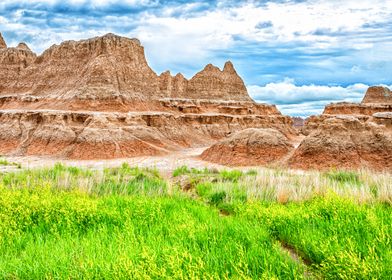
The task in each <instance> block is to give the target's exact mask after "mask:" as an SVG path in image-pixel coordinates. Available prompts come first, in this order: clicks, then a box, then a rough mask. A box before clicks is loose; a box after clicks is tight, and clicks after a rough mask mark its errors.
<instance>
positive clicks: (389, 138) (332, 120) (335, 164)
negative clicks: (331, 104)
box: [289, 115, 392, 171]
mask: <svg viewBox="0 0 392 280" xmlns="http://www.w3.org/2000/svg"><path fill="white" fill-rule="evenodd" d="M385 123H386V121H379V122H378V123H377V122H376V121H375V119H374V118H371V117H369V118H364V119H363V118H362V119H361V118H358V117H355V116H347V115H339V116H328V117H326V118H325V119H324V120H323V121H321V123H320V124H319V125H318V126H317V128H316V129H314V130H313V131H312V132H311V133H310V134H309V135H308V136H307V137H306V138H305V139H304V140H303V141H302V143H301V144H300V146H299V147H298V148H297V149H296V151H295V153H294V154H293V156H292V157H291V158H290V159H289V164H290V166H291V167H294V168H301V169H329V168H339V169H340V168H347V169H357V168H363V167H366V168H371V169H375V170H387V171H392V129H391V128H388V127H386V126H385Z"/></svg>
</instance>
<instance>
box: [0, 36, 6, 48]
mask: <svg viewBox="0 0 392 280" xmlns="http://www.w3.org/2000/svg"><path fill="white" fill-rule="evenodd" d="M6 48H7V44H6V42H5V40H4V38H3V36H2V35H1V32H0V49H6Z"/></svg>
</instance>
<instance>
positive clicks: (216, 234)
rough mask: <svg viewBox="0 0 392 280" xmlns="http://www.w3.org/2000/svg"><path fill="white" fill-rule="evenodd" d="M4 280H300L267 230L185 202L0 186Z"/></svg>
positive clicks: (0, 260) (299, 272) (300, 274)
mask: <svg viewBox="0 0 392 280" xmlns="http://www.w3.org/2000/svg"><path fill="white" fill-rule="evenodd" d="M0 221H1V223H0V237H1V239H0V278H3V279H4V278H5V279H45V278H46V279H246V278H248V279H249V278H252V279H302V278H303V267H301V266H300V265H299V264H297V263H295V262H294V261H293V260H291V259H290V258H289V257H288V255H287V254H284V253H283V252H282V251H281V249H280V247H279V246H277V244H276V243H275V242H274V240H273V239H271V238H270V236H269V234H268V231H267V229H266V228H265V227H264V226H263V225H262V224H259V225H257V226H255V225H254V223H253V222H249V221H247V220H245V219H239V218H237V217H227V218H226V219H222V218H221V217H220V216H219V214H218V212H217V211H216V210H214V209H211V208H209V207H208V206H206V205H204V204H203V203H201V202H198V201H195V200H192V199H190V198H184V197H178V196H176V197H168V196H166V197H165V196H155V197H154V196H146V195H141V194H138V195H131V196H124V195H121V196H119V195H104V196H90V195H87V194H86V193H80V192H79V191H77V190H74V191H66V192H64V191H58V190H56V191H54V190H53V189H52V188H45V189H42V188H41V189H38V188H35V189H32V190H28V191H27V190H26V189H21V188H18V189H13V190H10V189H8V188H4V187H3V188H0Z"/></svg>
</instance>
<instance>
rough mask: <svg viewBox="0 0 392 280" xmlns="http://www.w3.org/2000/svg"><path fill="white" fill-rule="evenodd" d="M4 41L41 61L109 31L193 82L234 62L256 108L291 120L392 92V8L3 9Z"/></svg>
mask: <svg viewBox="0 0 392 280" xmlns="http://www.w3.org/2000/svg"><path fill="white" fill-rule="evenodd" d="M0 32H2V33H3V36H4V37H5V39H6V41H7V43H8V44H9V45H11V46H12V45H16V44H17V43H18V42H20V41H24V42H26V43H27V44H28V45H29V46H30V47H31V48H32V49H33V50H34V51H35V52H37V53H41V52H42V51H43V50H44V49H46V48H47V47H49V46H50V45H52V44H55V43H57V44H58V43H60V42H61V41H63V40H68V39H84V38H89V37H94V36H98V35H103V34H105V33H108V32H113V33H116V34H119V35H124V36H127V37H136V38H139V39H140V40H141V42H142V44H143V45H144V46H145V49H146V56H147V59H148V61H149V64H150V65H151V67H152V68H153V69H154V70H155V71H156V72H157V73H160V72H163V71H165V70H167V69H169V70H171V72H172V73H177V72H182V73H184V75H185V76H187V77H188V78H189V77H191V76H192V75H194V74H195V73H196V72H197V71H199V70H200V69H202V68H203V67H204V65H206V64H207V63H213V64H215V65H217V66H220V67H222V66H223V64H224V62H225V61H226V60H231V61H233V63H234V65H235V67H236V69H237V71H238V72H239V74H240V75H241V76H242V77H243V79H244V81H245V83H246V85H247V87H248V91H249V93H250V94H251V96H252V97H253V98H254V99H256V100H258V101H261V102H268V103H274V104H277V105H278V107H279V108H280V109H281V110H282V112H283V113H286V114H291V115H300V116H306V115H310V114H316V113H320V112H321V111H322V109H323V107H324V105H325V104H328V103H330V102H338V101H341V100H346V101H359V100H361V98H362V96H363V93H364V91H365V90H366V88H367V86H369V85H376V84H383V85H391V84H392V1H390V0H361V1H358V0H344V1H337V0H329V1H321V0H308V1H307V0H296V1H294V0H293V1H289V0H280V1H182V0H171V1H163V0H141V1H136V0H125V1H118V0H99V1H91V0H61V1H60V0H45V1H44V0H37V1H34V0H30V1H27V0H20V1H9V0H2V1H1V2H0Z"/></svg>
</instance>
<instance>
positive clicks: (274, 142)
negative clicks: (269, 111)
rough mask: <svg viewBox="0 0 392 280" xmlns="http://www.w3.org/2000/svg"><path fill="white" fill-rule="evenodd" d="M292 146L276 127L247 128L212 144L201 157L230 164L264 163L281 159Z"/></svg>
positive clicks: (249, 164) (248, 164)
mask: <svg viewBox="0 0 392 280" xmlns="http://www.w3.org/2000/svg"><path fill="white" fill-rule="evenodd" d="M293 148H294V147H293V145H292V144H290V142H289V140H288V139H287V137H286V136H284V135H283V134H282V133H280V132H279V131H278V130H276V129H271V128H267V129H256V128H248V129H245V130H242V131H239V132H236V133H234V135H232V136H231V137H229V138H227V139H225V140H222V141H220V142H218V143H216V144H214V145H212V146H211V147H210V148H208V149H207V150H205V151H204V152H203V153H202V155H201V158H202V159H203V160H206V161H210V162H215V163H219V164H224V165H232V166H239V165H241V166H251V165H265V164H269V163H272V162H275V161H277V160H280V159H282V158H283V157H284V156H286V155H287V154H288V153H289V152H290V151H291V150H292V149H293Z"/></svg>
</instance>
